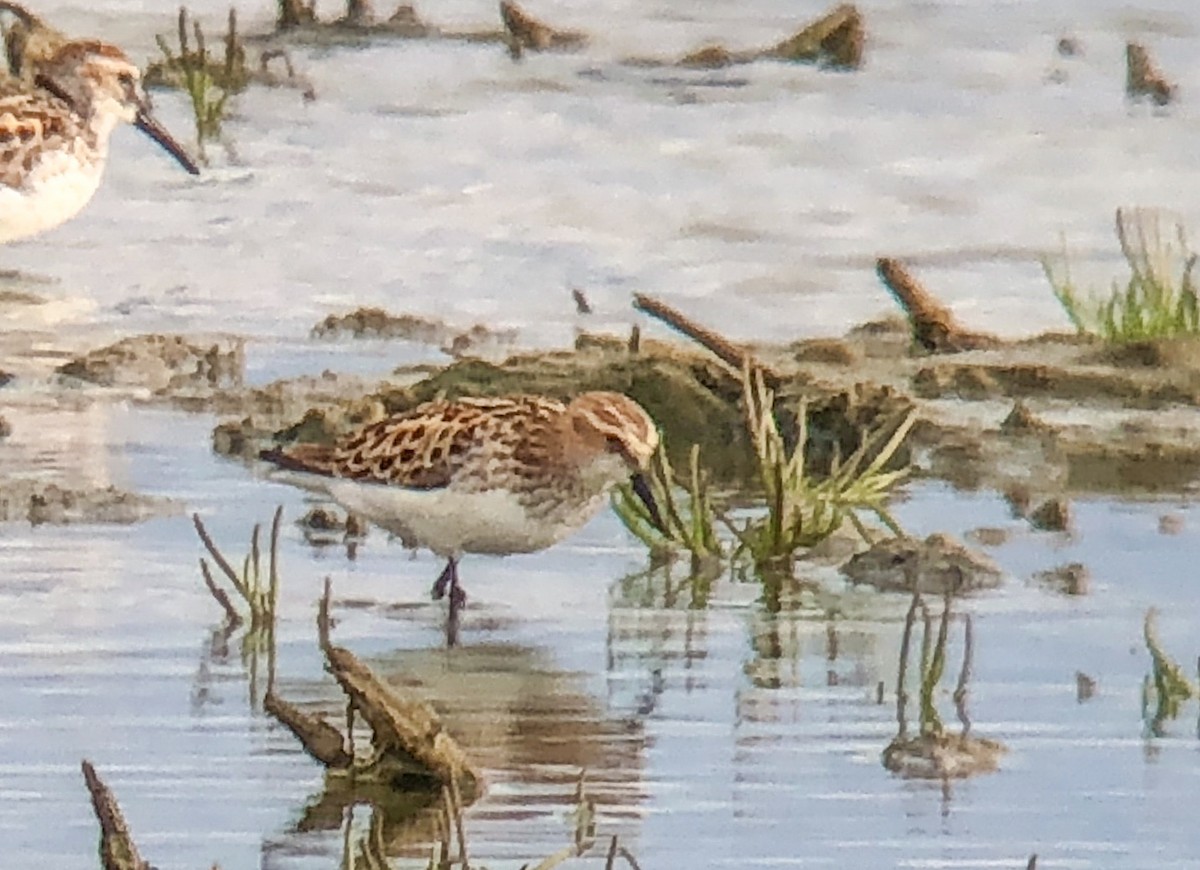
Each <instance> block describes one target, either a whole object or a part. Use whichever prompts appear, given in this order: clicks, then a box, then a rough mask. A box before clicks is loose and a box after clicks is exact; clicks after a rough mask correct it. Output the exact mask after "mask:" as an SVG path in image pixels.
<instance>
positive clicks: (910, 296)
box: [875, 257, 999, 353]
mask: <svg viewBox="0 0 1200 870" xmlns="http://www.w3.org/2000/svg"><path fill="white" fill-rule="evenodd" d="M875 271H876V272H877V273H878V274H879V279H880V280H881V281H883V283H884V286H886V287H887V289H888V292H890V293H891V294H892V296H893V297H894V298H895V299H896V301H897V302H899V303H900V307H901V308H903V309H904V313H905V314H907V315H908V322H909V324H910V325H911V326H912V333H913V338H914V339H915V340H916V342H917V343H918V344H919V345H921V347H923V348H925V350H927V351H929V352H930V353H954V352H956V351H961V350H978V349H980V348H986V347H995V346H996V345H997V344H998V343H999V340H998V339H996V338H995V337H994V336H991V335H985V334H983V333H979V332H971V331H970V330H969V329H963V328H962V327H961V326H959V324H958V322H957V321H956V320H955V319H954V315H953V314H951V313H950V309H949V308H947V307H946V306H944V305H942V304H941V303H940V302H938V301H937V299H935V298H934V297H933V295H932V294H930V293H929V291H927V290H926V289H925V288H924V287H922V286H921V284H920V282H918V281H917V279H916V278H914V277H913V276H912V274H910V273H909V271H908V270H907V269H905V268H904V265H903V264H902V263H901V262H900V261H899V260H893V259H891V258H890V257H880V258H879V259H878V260H876V261H875Z"/></svg>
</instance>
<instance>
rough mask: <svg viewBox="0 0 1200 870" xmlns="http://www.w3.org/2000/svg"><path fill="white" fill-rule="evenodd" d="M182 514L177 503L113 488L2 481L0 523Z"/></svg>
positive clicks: (124, 521) (114, 520)
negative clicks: (85, 487) (83, 487)
mask: <svg viewBox="0 0 1200 870" xmlns="http://www.w3.org/2000/svg"><path fill="white" fill-rule="evenodd" d="M181 512H182V508H181V506H180V505H179V504H178V503H177V502H174V501H171V500H169V499H164V498H157V497H154V496H147V495H139V494H137V493H130V492H124V491H122V490H119V489H117V488H116V487H112V486H109V487H103V488H93V489H75V488H71V487H64V486H59V485H58V484H56V483H46V482H44V481H36V480H3V481H0V523H16V522H29V523H32V524H33V525H40V524H42V523H50V524H52V525H66V524H68V523H70V524H75V523H115V524H118V525H127V524H129V523H138V522H141V521H143V520H147V519H151V518H153V517H162V516H173V515H175V514H178V513H181Z"/></svg>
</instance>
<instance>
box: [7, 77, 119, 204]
mask: <svg viewBox="0 0 1200 870" xmlns="http://www.w3.org/2000/svg"><path fill="white" fill-rule="evenodd" d="M76 143H78V144H76ZM66 147H71V148H80V149H84V150H90V149H91V148H94V147H95V142H94V137H91V136H90V135H89V134H88V131H87V129H86V125H85V124H83V123H82V122H81V121H80V119H79V117H78V116H77V115H75V114H74V113H73V112H71V111H69V110H68V107H67V105H66V103H64V102H62V101H61V100H57V99H54V100H52V101H47V100H46V99H44V98H42V99H34V98H33V97H32V96H30V95H28V94H20V95H17V96H7V97H0V184H3V185H5V186H6V187H14V188H20V187H23V186H26V185H27V184H28V183H29V182H30V181H31V176H30V172H31V171H32V169H33V166H34V164H35V163H36V161H37V160H38V159H39V158H40V157H41V156H42V155H43V154H44V153H45V152H46V151H48V150H59V149H63V148H66ZM79 156H81V157H82V156H83V155H82V154H80V155H79Z"/></svg>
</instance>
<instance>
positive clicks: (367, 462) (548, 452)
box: [261, 392, 662, 644]
mask: <svg viewBox="0 0 1200 870" xmlns="http://www.w3.org/2000/svg"><path fill="white" fill-rule="evenodd" d="M657 446H658V429H657V427H656V426H655V425H654V421H653V420H652V419H651V418H650V415H649V414H647V413H646V412H645V411H644V410H643V409H642V407H641V406H640V405H639V404H638V403H637V402H635V401H633V399H630V398H629V397H628V396H624V395H621V394H620V393H607V392H589V393H582V394H581V395H579V396H577V397H576V398H575V399H573V400H572V401H571V402H569V403H567V404H563V403H562V402H558V401H555V400H553V399H547V398H541V397H536V396H512V397H509V398H502V399H458V400H456V401H436V402H429V403H427V404H424V405H420V406H419V407H417V408H414V409H413V410H411V411H408V412H407V413H403V414H399V415H396V416H393V417H389V418H388V419H386V420H381V421H379V422H377V423H372V424H370V425H367V426H364V427H362V428H360V429H358V430H356V431H353V432H350V433H349V434H347V435H345V436H344V437H342V438H341V440H339V441H338V442H337V443H336V444H333V445H316V444H295V445H292V446H289V447H285V448H282V449H273V450H267V451H264V452H263V453H262V454H261V457H262V458H263V459H265V460H267V461H268V462H270V463H272V464H274V465H275V466H277V467H278V468H280V469H283V470H284V471H285V472H286V473H285V474H284V475H282V477H283V479H284V480H285V481H286V482H288V483H293V484H295V485H298V486H302V487H304V488H305V489H310V490H315V491H317V492H322V493H324V494H326V495H328V496H329V497H330V498H332V499H333V500H334V501H336V502H338V503H339V504H340V505H342V507H344V508H346V509H347V510H351V511H355V512H357V513H359V514H361V515H363V516H365V517H366V518H367V519H368V520H370V521H371V522H373V523H375V524H376V525H378V526H380V527H381V528H383V529H385V530H387V531H389V532H391V533H392V534H394V535H396V536H397V537H399V538H400V540H401V541H402V542H403V543H404V545H405V546H408V547H426V548H428V549H430V550H432V551H433V552H434V553H436V554H437V555H438V556H441V557H442V558H444V559H446V567H445V569H444V570H443V571H442V573H441V575H440V576H439V577H438V578H437V581H436V582H435V583H434V584H433V597H434V598H435V599H439V598H441V597H443V596H444V595H445V594H446V593H447V591H449V593H450V619H449V621H448V623H447V638H448V640H449V642H450V643H451V644H453V643H454V642H455V636H456V633H457V619H458V611H459V609H460V608H461V607H462V605H463V604H464V603H465V601H466V595H465V593H464V592H463V591H462V588H461V587H460V586H459V582H458V560H459V558H460V557H461V556H462V555H463V554H464V553H490V554H495V555H508V554H510V553H531V552H534V551H536V550H541V549H544V548H546V547H549V546H550V545H552V544H555V543H557V542H558V541H561V540H562V539H563V538H565V537H566V536H567V535H569V534H570V533H571V532H573V531H575V530H576V529H578V528H579V527H580V526H582V525H583V524H584V523H585V522H586V521H587V520H588V519H590V518H591V517H592V516H593V515H595V514H596V513H597V512H598V511H599V510H600V508H601V507H602V506H603V505H604V504H605V503H606V501H607V494H608V492H609V491H610V490H611V489H612V488H613V487H614V486H615V485H616V484H618V483H621V482H624V481H630V482H631V483H632V486H633V490H634V492H635V493H637V495H638V497H639V498H640V499H641V500H642V501H643V502H644V503H645V505H646V508H647V510H648V511H649V513H650V516H651V518H652V520H653V521H654V522H655V523H656V524H657V525H659V526H660V527H661V526H662V519H661V517H660V516H659V513H658V507H657V506H656V504H655V502H654V498H653V496H652V495H651V493H650V488H649V485H648V483H647V481H646V478H645V477H644V475H643V471H644V469H645V468H646V464H647V463H648V462H649V460H650V457H651V455H652V454H653V453H654V451H655V449H656V448H657Z"/></svg>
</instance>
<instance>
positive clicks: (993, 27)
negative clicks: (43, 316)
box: [5, 0, 1200, 343]
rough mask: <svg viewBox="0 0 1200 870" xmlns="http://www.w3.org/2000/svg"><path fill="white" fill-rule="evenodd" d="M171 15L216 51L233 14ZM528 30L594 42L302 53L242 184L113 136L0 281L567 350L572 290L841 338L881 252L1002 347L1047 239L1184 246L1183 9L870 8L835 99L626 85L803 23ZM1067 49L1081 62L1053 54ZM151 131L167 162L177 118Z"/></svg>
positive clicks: (672, 84)
mask: <svg viewBox="0 0 1200 870" xmlns="http://www.w3.org/2000/svg"><path fill="white" fill-rule="evenodd" d="M239 6H240V12H241V19H242V22H243V27H244V29H246V30H253V29H254V28H255V25H256V22H258V23H260V24H261V26H262V27H266V26H267V24H268V15H269V14H270V13H269V8H270V7H269V4H267V3H265V2H258V0H256V2H254V3H249V4H246V3H243V4H239ZM39 8H40V9H42V10H43V12H44V14H46V15H47V16H49V17H50V18H51V19H52V20H53V21H55V22H56V23H59V24H60V26H62V27H63V28H64V29H70V30H73V32H74V31H75V30H77V31H78V32H103V33H106V34H111V35H113V36H115V37H117V38H120V40H121V41H122V42H123V44H125V45H127V46H129V47H130V48H131V50H132V51H133V53H134V54H135V56H139V57H151V56H153V55H154V54H155V53H156V49H154V44H153V40H152V35H153V33H154V32H155V31H156V30H157V31H159V32H171V30H172V28H173V26H174V25H173V17H172V16H171V15H168V14H165V13H164V14H160V13H148V12H146V11H143V10H142V6H141V4H134V3H121V2H117V0H108V2H107V3H105V4H102V5H101V6H99V7H97V10H95V11H89V12H88V13H82V12H80V10H79V9H78V8H77V7H73V6H70V5H64V4H61V3H58V2H47V3H46V4H42V5H40V6H39ZM191 8H193V9H194V10H196V12H197V13H198V14H200V15H201V16H202V18H203V20H204V21H205V23H207V24H208V25H209V26H210V27H211V28H212V29H213V30H215V29H216V28H217V27H218V26H219V23H220V22H221V21H222V20H223V15H224V13H225V10H226V8H227V6H226V4H225V3H224V2H223V0H222V2H216V0H204V2H200V3H194V4H191ZM381 10H382V7H381ZM330 11H332V10H330ZM420 11H421V12H422V13H423V14H424V15H425V16H426V17H428V18H429V19H430V20H432V21H434V22H435V23H438V24H441V25H443V26H447V27H450V26H460V27H462V26H488V25H490V24H493V23H494V22H493V20H492V18H491V16H492V14H493V13H492V11H491V7H488V6H485V5H480V4H477V3H465V2H461V0H455V2H452V3H446V4H438V5H437V6H432V7H430V8H429V9H424V8H420ZM535 11H537V12H538V13H540V14H542V15H544V16H545V17H547V18H548V19H549V20H551V21H553V22H555V23H557V24H559V25H560V26H564V27H576V28H582V29H585V30H588V31H590V32H592V33H594V34H595V37H596V38H595V43H594V44H593V46H592V47H591V48H590V49H588V50H587V51H586V52H584V53H581V54H576V55H565V56H541V57H531V58H529V59H527V60H526V61H525V62H523V63H517V64H514V63H512V62H511V61H510V60H509V59H508V57H507V56H506V54H505V53H504V51H503V50H501V49H499V48H497V47H496V46H489V45H472V44H465V43H461V44H460V43H453V42H437V41H433V42H397V43H380V44H376V45H373V46H371V47H367V48H363V49H358V50H352V49H303V48H297V49H294V54H295V55H296V60H297V62H298V63H299V64H300V66H301V68H302V69H303V71H304V72H305V73H306V74H308V75H309V76H310V77H311V78H312V79H313V80H314V82H315V84H316V87H317V90H318V94H319V99H318V100H317V101H316V102H315V103H312V104H305V103H303V102H302V101H301V99H300V97H299V95H298V94H297V93H295V92H292V91H263V90H255V91H252V92H250V93H249V94H247V95H245V97H244V98H243V99H241V100H239V102H238V104H237V107H236V109H237V117H236V119H235V120H233V121H232V122H231V123H230V125H229V134H230V136H231V137H232V139H233V140H234V141H235V143H236V147H237V152H238V157H239V159H238V161H237V165H229V164H227V163H226V162H225V161H224V159H223V158H221V157H220V154H219V153H218V155H217V156H218V162H219V163H221V164H222V165H221V166H220V167H218V168H216V169H214V170H213V171H210V172H209V173H207V174H206V175H205V176H203V177H202V178H200V179H192V178H190V177H188V176H185V175H184V174H182V173H181V172H179V171H178V169H177V167H175V166H173V165H172V164H171V163H170V162H169V161H168V160H166V159H164V158H163V157H162V156H161V155H160V154H156V153H154V149H153V146H151V145H150V144H148V143H146V142H145V141H141V140H140V138H139V137H137V134H135V133H133V132H130V131H122V133H120V134H119V136H118V141H117V143H116V149H115V150H116V153H115V156H114V158H113V160H112V161H111V165H110V168H109V175H108V178H107V180H106V183H105V185H104V188H103V190H102V191H101V192H100V194H99V195H98V197H97V199H96V201H95V202H94V203H93V205H92V206H91V207H90V209H89V211H88V212H87V215H86V218H84V219H79V220H76V221H74V222H72V223H70V224H68V225H66V226H64V227H62V228H61V229H59V230H56V231H55V232H53V233H50V234H47V235H45V236H43V237H41V238H39V239H36V240H33V241H29V242H26V243H23V244H20V245H13V246H9V247H8V248H7V249H6V252H5V253H6V265H9V266H12V267H17V268H20V269H22V270H25V271H29V272H34V273H37V274H45V275H47V276H49V277H52V278H55V279H57V280H58V281H59V284H58V285H57V286H56V287H55V288H53V289H52V290H51V291H50V292H49V295H50V296H51V297H52V298H54V299H55V300H59V301H61V300H64V299H65V300H71V301H72V302H73V303H76V304H73V305H68V306H65V311H64V312H58V313H57V315H56V316H58V317H61V318H65V319H66V320H68V321H77V322H86V323H87V324H89V325H91V326H92V327H95V326H96V325H97V324H107V325H108V326H109V327H110V328H112V329H116V330H121V331H132V330H136V329H147V328H153V329H164V328H183V327H186V328H187V329H190V330H195V329H205V330H215V331H236V332H239V333H250V334H253V335H265V336H273V337H285V338H298V337H302V336H303V335H305V334H306V333H307V330H308V328H309V327H310V326H311V325H312V324H313V323H314V322H315V321H316V320H317V319H319V318H320V317H322V316H324V315H325V314H327V313H329V312H330V311H331V310H343V309H346V308H349V307H353V306H355V305H359V304H381V305H384V306H386V307H388V308H389V309H392V310H396V311H409V312H416V313H430V314H436V315H439V316H442V317H446V318H448V319H450V320H451V321H453V322H457V323H461V324H464V325H466V324H470V323H472V322H475V321H479V320H483V321H486V322H488V323H490V324H495V325H502V326H511V327H516V328H518V329H520V330H522V339H523V340H524V341H525V342H534V343H543V342H547V343H549V342H553V343H561V342H562V341H564V340H566V339H568V338H569V337H570V334H571V329H572V327H573V326H574V323H575V318H574V314H573V311H574V308H573V306H572V304H571V301H570V290H571V289H572V288H575V287H578V288H580V289H582V290H584V291H585V292H586V293H587V294H588V296H589V297H590V298H591V299H592V301H593V304H594V305H595V307H596V309H597V311H596V314H595V315H594V316H593V317H592V325H599V324H623V323H629V322H631V321H632V319H633V315H632V313H631V312H630V311H629V308H628V300H629V295H630V293H631V292H633V291H642V292H649V293H653V294H657V295H660V296H662V297H664V298H666V299H668V300H670V301H673V302H675V303H677V304H681V305H685V306H686V308H687V309H688V310H689V311H690V312H692V313H694V314H695V315H696V316H698V317H701V318H702V319H705V320H707V321H709V322H713V323H720V324H721V325H722V328H724V329H726V330H727V331H728V332H730V334H732V335H733V336H735V337H737V338H753V339H787V338H792V337H798V336H808V335H814V334H830V333H836V332H839V331H841V330H844V329H845V328H847V327H848V326H850V325H852V324H854V323H858V322H860V321H861V320H863V319H864V318H866V317H868V316H873V315H876V314H879V313H882V312H886V311H889V310H891V307H892V306H891V303H890V300H889V299H888V298H887V296H886V294H885V293H884V292H883V289H882V287H881V285H880V284H879V282H878V280H877V279H876V277H875V275H874V271H873V263H874V259H875V257H877V256H879V255H881V254H889V255H898V256H902V257H905V258H908V259H910V260H911V261H912V262H913V263H914V264H916V265H917V266H918V267H920V269H921V275H922V277H923V278H924V279H925V280H927V282H928V285H929V286H930V287H931V288H932V289H934V290H935V291H936V292H937V293H938V294H939V295H940V296H941V297H942V298H944V299H946V300H947V301H948V302H950V303H951V304H953V305H954V306H955V309H956V310H957V311H959V312H960V313H961V314H962V316H963V317H964V318H965V319H966V320H967V321H968V322H970V323H971V324H973V325H976V326H979V327H984V328H988V329H995V330H997V331H999V332H1002V333H1008V334H1015V333H1022V334H1023V333H1030V332H1035V331H1039V330H1043V329H1047V328H1057V327H1064V326H1066V325H1067V324H1066V321H1065V319H1064V318H1063V316H1062V314H1061V312H1060V311H1058V310H1057V307H1056V303H1055V302H1054V300H1053V298H1052V296H1051V294H1050V292H1049V289H1048V287H1047V285H1046V282H1045V279H1044V278H1043V276H1042V273H1041V268H1040V266H1039V265H1038V261H1037V256H1038V255H1039V254H1040V253H1041V252H1046V251H1050V252H1057V251H1059V250H1060V249H1061V244H1062V241H1063V240H1064V239H1065V241H1066V242H1067V244H1068V245H1069V248H1070V251H1071V252H1072V254H1073V256H1074V258H1075V260H1076V274H1077V276H1079V277H1081V278H1082V279H1083V280H1084V281H1085V282H1086V281H1087V280H1089V279H1092V280H1094V281H1095V283H1096V286H1098V287H1107V285H1108V282H1109V280H1110V279H1111V278H1112V277H1115V276H1116V275H1117V274H1119V272H1120V269H1119V263H1118V252H1117V246H1116V244H1115V239H1114V236H1113V230H1112V216H1113V212H1114V210H1115V208H1117V207H1118V206H1123V205H1140V206H1159V207H1165V208H1168V209H1173V210H1175V211H1177V212H1178V213H1180V214H1181V215H1182V217H1183V218H1184V219H1185V220H1186V221H1189V222H1190V223H1191V224H1192V225H1196V224H1197V220H1196V209H1197V206H1196V201H1197V197H1196V196H1195V195H1194V193H1195V190H1196V188H1197V184H1198V181H1200V179H1198V177H1197V170H1196V167H1195V161H1194V160H1193V155H1192V150H1193V149H1192V147H1191V143H1192V142H1193V141H1194V140H1195V138H1196V134H1197V132H1198V131H1197V122H1198V118H1200V116H1198V115H1197V110H1196V105H1195V101H1194V100H1190V99H1188V97H1187V95H1188V94H1189V93H1193V92H1196V91H1197V90H1200V61H1197V59H1196V54H1195V52H1193V51H1191V50H1190V46H1191V40H1193V39H1194V38H1195V37H1196V35H1197V33H1198V32H1200V12H1198V11H1197V10H1196V9H1195V7H1194V4H1192V3H1190V2H1189V0H1174V2H1157V3H1153V4H1137V5H1132V4H1128V3H1114V2H1103V3H1080V4H1068V5H1062V4H1059V6H1057V7H1056V8H1054V9H1053V10H1051V9H1044V8H1042V7H1039V6H1037V5H1031V4H1017V3H1006V4H1000V5H996V4H992V3H979V2H966V3H924V4H921V5H919V6H915V7H914V6H912V5H911V4H908V3H898V2H881V3H872V4H870V8H868V9H866V10H865V12H866V15H867V27H868V30H869V34H870V43H869V47H868V55H867V57H868V62H867V64H866V67H865V68H864V69H863V70H862V71H861V72H858V73H854V74H850V75H840V74H830V73H826V72H822V71H819V70H816V69H813V68H809V67H805V66H788V65H783V64H770V63H759V64H752V65H747V66H742V67H736V68H733V69H730V70H724V71H716V72H711V71H694V72H689V71H683V70H671V69H666V70H664V69H649V70H647V69H635V68H632V67H629V66H626V65H623V64H622V63H620V61H621V60H622V59H624V58H628V57H645V56H651V57H665V58H670V57H675V56H678V55H679V54H681V53H683V52H685V51H687V50H690V49H692V48H695V47H697V46H699V45H703V44H705V43H707V42H711V41H713V40H717V39H719V40H722V41H724V42H725V43H727V44H729V45H731V46H733V47H739V48H740V47H750V46H757V45H763V44H767V43H770V42H773V41H775V40H777V39H779V38H780V37H781V36H783V35H784V34H787V33H790V32H791V31H793V30H794V29H795V28H796V27H797V25H798V23H799V21H801V20H803V19H806V18H807V17H809V16H811V15H812V14H815V13H816V12H817V11H818V6H813V5H810V6H806V7H805V8H803V9H800V8H797V7H795V5H794V4H790V3H784V2H781V0H752V2H748V3H727V2H724V3H707V4H704V5H703V6H696V5H695V4H693V3H691V2H680V0H674V2H672V0H655V2H648V3H641V4H628V3H620V2H601V3H593V4H587V5H586V6H578V5H565V6H564V5H554V6H549V7H546V8H545V9H540V8H539V9H537V10H535ZM116 12H120V13H122V15H121V17H120V18H116V17H114V15H113V13H116ZM1063 34H1070V35H1072V36H1074V37H1075V38H1076V39H1078V41H1079V42H1080V44H1081V45H1082V48H1083V53H1082V56H1080V57H1076V58H1071V59H1063V58H1059V57H1058V56H1057V55H1056V54H1055V52H1054V45H1055V42H1056V41H1057V39H1058V37H1059V36H1061V35H1063ZM1126 38H1135V39H1141V40H1144V41H1146V42H1147V43H1148V44H1149V45H1150V46H1151V47H1152V50H1153V51H1154V53H1155V56H1156V57H1157V58H1158V59H1159V61H1160V62H1161V65H1162V66H1163V68H1164V69H1165V70H1166V71H1167V73H1168V75H1169V76H1170V77H1172V78H1173V79H1174V80H1175V81H1177V82H1178V83H1179V84H1180V86H1181V89H1182V93H1183V94H1184V97H1183V99H1182V100H1181V101H1180V102H1179V103H1178V104H1177V105H1175V106H1172V107H1171V108H1170V110H1169V111H1167V112H1155V111H1152V110H1151V109H1149V108H1147V107H1144V106H1131V105H1128V104H1127V103H1126V102H1125V100H1124V99H1123V95H1122V87H1123V76H1124V65H1123V64H1124V61H1123V57H1124V55H1123V46H1124V40H1125V39H1126ZM1056 71H1057V72H1059V73H1062V74H1063V75H1064V76H1065V81H1063V82H1058V83H1056V82H1055V81H1051V80H1050V79H1051V75H1050V74H1051V73H1052V72H1056ZM158 105H159V108H160V111H161V114H162V115H163V117H164V119H165V121H166V122H167V123H168V124H169V125H170V126H171V127H172V128H174V129H176V130H177V131H179V133H180V135H181V136H186V135H187V132H188V124H187V118H186V115H185V114H184V106H183V104H182V101H181V99H180V98H179V96H178V95H173V94H160V95H159V97H158ZM218 151H219V149H218ZM116 252H119V254H117V253H116Z"/></svg>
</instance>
